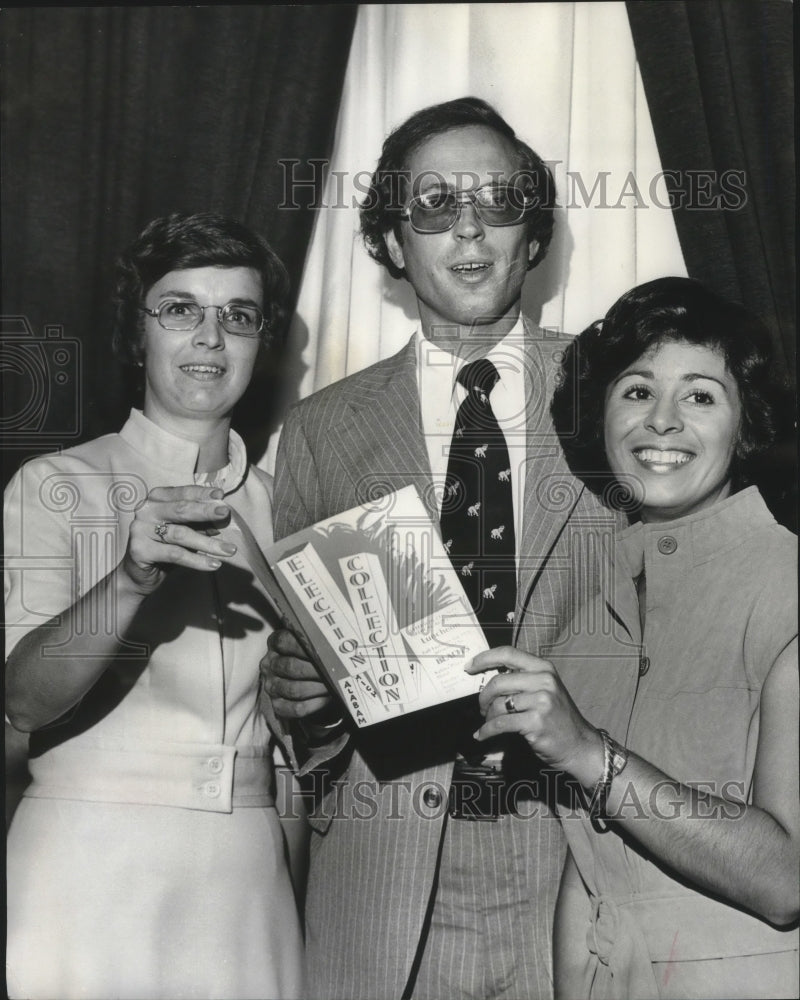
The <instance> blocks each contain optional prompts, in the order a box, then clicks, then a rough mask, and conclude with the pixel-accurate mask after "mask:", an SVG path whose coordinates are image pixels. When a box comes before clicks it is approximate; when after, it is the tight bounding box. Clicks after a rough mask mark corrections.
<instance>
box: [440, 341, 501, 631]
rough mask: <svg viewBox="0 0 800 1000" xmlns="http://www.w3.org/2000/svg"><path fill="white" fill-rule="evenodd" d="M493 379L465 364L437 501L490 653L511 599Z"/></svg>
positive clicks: (490, 370) (485, 367)
mask: <svg viewBox="0 0 800 1000" xmlns="http://www.w3.org/2000/svg"><path fill="white" fill-rule="evenodd" d="M499 377H500V376H499V375H498V373H497V369H496V368H495V366H494V365H493V364H492V362H491V361H487V360H486V359H485V358H481V359H480V360H478V361H473V362H472V363H471V364H468V365H465V366H464V367H463V368H462V369H461V371H460V372H459V374H458V381H459V382H460V383H461V385H463V386H464V388H465V389H466V392H467V394H466V396H465V398H464V401H463V402H462V403H461V405H460V406H459V408H458V412H457V413H456V423H455V428H454V431H453V439H452V442H451V444H450V455H449V459H448V463H447V479H446V481H445V493H444V497H443V500H442V514H441V530H442V541H443V542H444V545H445V549H446V550H447V552H448V554H449V556H450V561H451V562H452V564H453V566H454V568H455V570H456V572H457V573H458V574H459V578H460V580H461V583H462V585H463V587H464V591H465V593H466V594H467V596H468V598H469V600H470V602H471V604H472V607H473V608H474V610H475V613H476V615H477V618H478V621H479V622H480V623H481V626H482V627H483V630H484V633H485V634H486V640H487V642H488V643H489V645H490V646H503V645H510V643H511V638H512V635H513V630H514V608H515V605H516V596H517V580H516V557H515V547H516V543H515V536H514V507H513V503H512V493H511V462H510V460H509V455H508V446H507V445H506V440H505V437H504V436H503V432H502V430H501V429H500V425H499V424H498V423H497V419H496V417H495V415H494V412H493V410H492V406H491V403H490V401H489V395H490V393H491V391H492V389H493V388H494V387H495V385H496V383H497V381H498V379H499Z"/></svg>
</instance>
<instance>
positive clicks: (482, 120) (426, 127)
mask: <svg viewBox="0 0 800 1000" xmlns="http://www.w3.org/2000/svg"><path fill="white" fill-rule="evenodd" d="M475 125H480V126H483V127H485V128H489V129H492V131H494V132H496V133H497V134H498V135H501V136H502V137H503V138H504V139H506V140H508V142H510V143H511V145H512V146H513V148H514V151H515V153H516V155H517V157H518V158H519V165H518V170H519V172H520V174H521V175H524V177H525V179H526V181H527V182H528V183H529V184H530V186H531V189H532V192H533V194H534V195H535V200H534V207H533V208H532V209H531V211H530V212H529V214H528V239H529V240H536V241H537V242H538V244H539V248H538V250H537V251H536V254H535V256H534V257H533V259H532V260H531V261H530V263H529V264H528V270H530V269H531V268H532V267H536V265H537V264H539V263H540V262H541V261H542V260H544V258H545V256H546V254H547V248H548V247H549V246H550V240H551V239H552V236H553V209H554V208H555V202H556V186H555V180H554V179H553V175H552V173H551V171H550V168H549V167H548V166H547V164H546V163H545V162H544V160H542V158H541V157H540V156H539V155H538V154H537V153H535V152H534V151H533V150H532V149H531V147H530V146H529V145H528V144H527V143H525V142H523V141H522V139H520V138H518V136H517V134H516V133H515V132H514V129H513V128H511V126H510V125H509V124H508V122H507V121H506V120H505V119H504V118H503V117H502V116H501V115H500V114H498V112H497V111H496V110H495V109H494V108H493V107H492V106H491V105H490V104H487V103H486V101H482V100H481V99H480V98H478V97H461V98H458V99H457V100H455V101H447V102H445V103H444V104H434V105H432V106H431V107H428V108H423V109H422V110H421V111H417V112H416V114H413V115H412V116H411V117H410V118H409V119H408V120H407V121H405V122H403V124H402V125H399V126H398V127H397V128H396V129H395V130H394V131H393V132H392V133H391V134H390V135H389V136H388V137H387V139H386V141H385V142H384V144H383V150H382V152H381V158H380V160H379V161H378V165H377V167H376V168H375V172H374V174H373V175H372V179H371V181H370V187H369V191H368V192H367V195H366V197H365V199H364V201H363V202H362V203H361V208H360V213H361V235H362V236H363V238H364V243H365V245H366V247H367V252H368V253H369V255H370V257H372V258H373V260H376V261H377V262H378V263H379V264H383V266H384V267H386V268H387V269H388V271H389V273H390V274H391V275H392V277H394V278H400V277H402V276H403V274H404V270H403V269H402V268H399V267H397V266H396V265H395V264H394V262H393V261H392V259H391V257H390V256H389V250H388V248H387V246H386V233H387V232H388V231H389V230H390V229H393V230H394V233H395V236H396V237H397V239H398V241H400V242H402V232H401V223H400V218H399V209H400V208H401V207H402V206H401V205H400V204H399V198H398V187H399V179H400V178H401V177H402V176H403V175H404V173H405V174H407V172H408V161H409V159H410V158H411V155H412V154H413V153H414V151H415V150H416V149H417V148H418V147H419V146H420V145H422V143H423V142H425V141H426V140H427V139H431V138H433V136H436V135H441V134H442V133H443V132H449V131H451V130H452V129H456V128H466V127H469V126H475Z"/></svg>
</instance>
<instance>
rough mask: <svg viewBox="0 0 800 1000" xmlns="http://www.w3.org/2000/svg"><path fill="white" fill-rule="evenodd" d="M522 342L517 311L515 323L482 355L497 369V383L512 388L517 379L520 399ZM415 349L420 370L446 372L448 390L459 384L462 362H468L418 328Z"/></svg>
mask: <svg viewBox="0 0 800 1000" xmlns="http://www.w3.org/2000/svg"><path fill="white" fill-rule="evenodd" d="M524 344H525V324H524V323H523V320H522V314H521V313H520V315H519V316H518V317H517V322H516V323H515V324H514V325H513V326H512V327H511V329H510V330H509V331H508V333H507V334H506V335H505V337H503V339H502V340H500V341H498V342H497V343H496V344H495V345H494V346H493V347H492V348H491V349H490V350H488V351H487V352H486V354H485V355H484V357H486V358H487V360H489V361H491V362H492V363H493V364H494V365H495V367H496V368H497V373H498V375H499V376H500V381H499V383H498V385H503V386H504V387H513V386H515V385H516V383H517V382H519V386H520V387H521V392H522V394H523V396H522V398H524V371H525V369H524ZM416 349H417V365H418V369H419V370H420V371H422V370H423V369H426V370H427V371H429V372H433V371H440V372H442V373H445V372H446V373H447V375H448V380H449V384H450V387H451V390H454V389H455V388H456V387H457V386H458V385H459V383H458V381H457V379H458V373H459V372H460V371H461V369H462V368H463V367H464V365H465V364H468V362H467V361H465V360H464V359H463V358H460V357H458V355H455V354H451V353H450V352H449V351H445V350H443V349H442V348H441V347H439V346H438V345H437V344H436V343H435V341H433V340H429V339H428V338H427V337H426V336H425V335H424V334H423V333H422V331H421V330H417V334H416Z"/></svg>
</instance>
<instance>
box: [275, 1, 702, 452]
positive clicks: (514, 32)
mask: <svg viewBox="0 0 800 1000" xmlns="http://www.w3.org/2000/svg"><path fill="white" fill-rule="evenodd" d="M465 95H473V96H476V97H482V98H484V99H485V100H487V101H489V102H490V103H491V104H493V105H494V106H495V107H496V108H497V109H498V111H499V112H500V113H501V114H502V115H503V116H504V117H505V118H506V120H507V121H508V122H509V123H510V124H511V126H512V127H513V128H514V129H515V131H516V132H517V133H518V134H519V135H520V136H521V137H522V138H523V139H525V140H526V141H527V142H528V143H529V144H530V145H531V146H532V147H533V148H534V149H535V150H536V151H537V152H538V153H539V154H540V155H541V156H542V157H543V158H544V159H546V160H548V161H550V162H551V165H552V167H553V170H554V173H555V177H556V185H557V191H558V202H559V205H560V206H561V208H560V209H559V210H558V215H557V222H556V227H557V228H556V236H555V237H554V240H553V244H552V245H551V249H550V253H549V255H548V257H547V259H546V260H545V262H544V263H543V264H542V265H540V266H539V267H538V268H537V269H535V270H534V271H533V272H531V273H530V274H529V276H528V279H527V282H526V285H525V289H524V292H523V309H524V311H525V312H526V313H527V314H528V315H529V316H531V317H532V318H533V319H535V320H537V321H538V322H539V323H540V324H541V325H542V326H547V327H554V328H558V329H561V330H565V331H567V332H568V333H577V332H579V331H580V330H581V329H583V327H584V326H586V325H587V324H588V323H590V322H591V321H592V320H594V319H596V318H598V317H599V316H601V315H603V314H604V313H605V311H606V309H607V308H608V307H609V306H610V305H611V303H612V302H613V301H614V300H615V299H616V298H617V297H618V296H619V295H620V294H621V293H622V292H624V291H625V290H626V289H628V288H630V287H631V286H632V285H635V284H637V283H639V282H642V281H647V280H649V279H650V278H654V277H657V276H659V275H663V274H685V273H686V269H685V265H684V262H683V257H682V255H681V252H680V247H679V244H678V238H677V235H676V232H675V226H674V223H673V219H672V213H671V211H670V210H669V207H668V201H667V196H666V189H665V186H664V183H663V180H662V181H659V172H660V169H661V167H660V162H659V158H658V153H657V150H656V144H655V139H654V136H653V129H652V125H651V123H650V116H649V113H648V109H647V102H646V100H645V97H644V91H643V89H642V82H641V77H640V74H639V71H638V67H637V64H636V57H635V53H634V48H633V41H632V39H631V33H630V28H629V26H628V18H627V14H626V10H625V4H624V3H622V2H612V3H523V4H497V3H476V4H419V5H417V4H387V5H379V4H365V5H362V6H361V7H360V8H359V12H358V18H357V21H356V28H355V33H354V36H353V43H352V49H351V53H350V59H349V63H348V67H347V73H346V77H345V84H344V91H343V95H342V104H341V108H340V112H339V119H338V123H337V128H336V138H335V142H334V150H333V154H332V158H331V164H330V170H329V175H328V180H327V183H326V188H325V196H324V199H323V204H324V206H326V207H321V208H320V210H319V211H318V214H317V218H316V222H315V227H314V232H313V236H312V240H311V244H310V246H309V251H308V254H307V257H306V264H305V270H304V275H303V281H302V286H301V289H300V295H299V300H298V306H297V311H296V315H295V318H294V321H293V325H292V330H291V337H292V339H293V344H294V345H295V349H298V350H299V349H301V348H302V360H303V363H304V366H305V369H306V370H305V374H304V376H303V378H302V381H301V383H300V386H299V395H300V396H301V397H302V396H306V395H308V394H309V393H311V392H313V391H315V390H316V389H320V388H322V387H323V386H326V385H328V384H329V383H330V382H333V381H335V380H336V379H339V378H342V377H343V376H344V375H348V374H350V373H351V372H354V371H358V370H359V369H361V368H364V367H366V366H367V365H369V364H372V363H373V362H375V361H378V360H379V359H381V358H384V357H388V356H389V355H390V354H392V353H394V352H395V351H397V350H399V349H400V347H402V345H403V344H404V343H405V342H406V341H407V339H408V337H409V335H410V333H411V332H412V330H413V329H414V327H415V324H416V317H417V314H416V307H415V300H414V296H413V293H412V291H411V288H410V286H409V285H408V283H407V282H405V281H403V280H400V281H397V280H394V279H392V278H390V277H389V276H388V274H387V273H386V272H385V271H384V270H383V269H382V268H380V267H379V266H378V265H377V264H375V263H374V262H373V261H372V260H371V259H370V258H369V257H368V256H367V254H366V251H365V250H364V247H363V245H362V243H361V240H360V237H359V236H358V212H357V209H356V208H355V207H354V206H355V205H356V204H357V203H358V201H360V200H361V198H362V197H363V192H364V188H365V186H366V183H367V180H368V177H369V174H370V173H371V172H372V170H373V169H374V167H375V164H376V162H377V159H378V156H379V154H380V148H381V144H382V142H383V140H384V138H385V136H386V135H387V134H388V133H389V132H390V131H391V130H392V129H393V128H394V127H395V126H396V125H398V124H399V123H400V122H402V121H403V120H404V119H405V118H407V117H408V116H409V115H410V114H412V113H413V112H414V111H416V110H418V109H419V108H422V107H425V106H426V105H429V104H435V103H438V102H439V101H446V100H450V99H452V98H455V97H461V96H465ZM297 176H301V167H298V168H297ZM306 176H307V172H306ZM275 445H276V437H275V436H274V437H273V440H272V442H271V446H270V449H269V451H268V452H267V455H266V456H265V459H264V461H263V463H262V464H264V465H265V466H266V467H267V468H271V467H272V465H273V463H274V450H275Z"/></svg>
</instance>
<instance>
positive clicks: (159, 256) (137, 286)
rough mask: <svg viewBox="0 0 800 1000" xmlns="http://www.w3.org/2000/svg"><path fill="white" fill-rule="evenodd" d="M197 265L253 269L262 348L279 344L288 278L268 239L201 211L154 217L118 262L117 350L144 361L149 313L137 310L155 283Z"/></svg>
mask: <svg viewBox="0 0 800 1000" xmlns="http://www.w3.org/2000/svg"><path fill="white" fill-rule="evenodd" d="M195 267H250V268H253V270H255V271H257V272H258V273H259V275H260V276H261V285H262V288H263V299H264V307H263V312H264V329H263V330H262V331H261V343H262V346H263V347H264V348H273V347H280V346H281V345H282V343H283V339H284V336H285V324H286V317H287V313H288V304H289V277H288V275H287V273H286V268H285V267H284V266H283V264H282V262H281V260H280V258H279V257H278V256H277V255H276V254H275V252H274V251H273V250H272V248H271V247H270V246H269V244H268V243H267V241H266V240H265V239H263V238H262V237H261V236H259V235H257V234H256V233H254V232H252V231H251V230H250V229H248V228H247V226H244V225H242V223H240V222H237V221H235V220H234V219H228V218H225V216H222V215H215V214H213V213H211V212H200V213H197V214H195V215H187V214H183V213H180V212H174V213H173V214H172V215H167V216H163V217H161V218H158V219H153V221H152V222H150V223H148V225H147V226H145V228H144V229H143V230H142V232H141V233H140V234H139V235H138V236H137V237H136V239H135V240H134V241H133V242H132V243H131V244H130V246H129V247H128V248H127V249H126V250H125V252H124V253H123V254H122V255H121V256H120V257H119V259H118V260H117V269H116V289H115V294H114V310H115V316H114V339H113V343H114V350H115V352H116V354H117V356H118V357H120V358H121V359H122V360H123V361H127V362H128V363H130V364H134V365H138V364H139V363H140V362H141V361H142V360H143V359H144V351H143V333H144V316H145V314H144V313H143V312H142V311H141V309H140V308H139V307H140V306H142V305H143V304H144V299H145V296H146V295H147V293H148V292H149V291H150V289H151V288H152V287H153V285H154V284H155V283H156V282H157V281H158V280H159V279H161V278H163V277H164V275H165V274H169V272H170V271H186V270H188V269H190V268H195Z"/></svg>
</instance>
